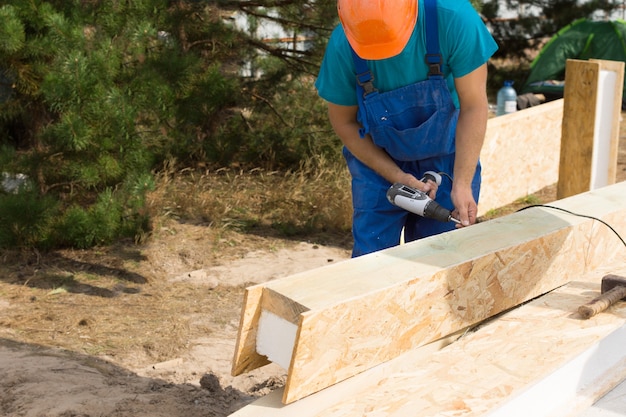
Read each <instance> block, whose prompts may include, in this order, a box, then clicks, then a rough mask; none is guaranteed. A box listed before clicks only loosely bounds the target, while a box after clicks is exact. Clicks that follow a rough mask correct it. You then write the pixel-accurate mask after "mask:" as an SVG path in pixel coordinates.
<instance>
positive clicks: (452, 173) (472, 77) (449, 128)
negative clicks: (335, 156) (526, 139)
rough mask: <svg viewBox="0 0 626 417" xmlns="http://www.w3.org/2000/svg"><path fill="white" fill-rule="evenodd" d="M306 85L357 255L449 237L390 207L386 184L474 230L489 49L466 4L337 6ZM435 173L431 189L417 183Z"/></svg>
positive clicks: (455, 0)
mask: <svg viewBox="0 0 626 417" xmlns="http://www.w3.org/2000/svg"><path fill="white" fill-rule="evenodd" d="M337 9H338V13H339V19H340V21H341V24H340V25H338V27H337V28H336V29H335V30H334V31H333V33H332V35H331V37H330V39H329V42H328V46H327V49H326V52H325V55H324V60H323V62H322V66H321V69H320V72H319V76H318V78H317V81H316V84H315V85H316V88H317V90H318V93H319V95H320V97H322V98H323V99H324V100H326V102H327V103H328V115H329V119H330V123H331V125H332V127H333V129H334V131H335V133H336V134H337V135H338V136H339V138H340V139H341V141H342V142H343V145H344V149H343V154H344V157H345V159H346V162H347V165H348V168H349V170H350V174H351V176H352V203H353V210H354V211H353V225H352V232H353V236H354V247H353V251H352V256H353V257H356V256H360V255H364V254H367V253H371V252H374V251H377V250H380V249H385V248H388V247H391V246H395V245H398V244H399V243H400V238H401V234H402V230H403V229H404V239H405V241H407V242H409V241H413V240H415V239H419V238H422V237H426V236H430V235H434V234H438V233H442V232H445V231H449V230H452V229H454V227H455V225H454V223H451V222H450V223H443V222H439V221H437V220H432V219H427V218H421V217H418V216H417V215H414V214H411V213H408V212H407V211H405V210H403V209H401V208H398V207H395V206H393V205H392V204H391V203H389V202H388V201H387V199H386V192H387V190H388V189H389V187H390V185H391V184H393V183H402V184H405V185H408V186H410V187H413V188H417V189H419V190H422V191H424V192H427V193H428V195H429V196H430V197H431V198H433V199H436V201H437V202H438V203H439V204H441V205H442V206H444V207H446V208H448V209H450V210H454V211H453V215H454V216H455V218H457V219H459V220H460V222H461V223H460V226H457V227H463V226H469V225H470V224H473V223H475V222H476V216H477V201H478V196H479V190H480V163H479V154H480V150H481V147H482V143H483V140H484V135H485V129H486V124H487V117H488V102H487V93H486V80H487V64H486V62H487V60H488V59H489V58H490V57H491V56H492V54H493V53H494V52H495V51H496V50H497V45H496V43H495V41H494V40H493V38H492V36H491V34H490V33H489V31H488V30H487V28H486V27H485V25H484V23H483V22H482V20H481V19H480V16H479V15H478V13H477V12H476V11H475V10H474V8H473V7H472V5H471V4H470V3H469V1H468V0H338V2H337ZM426 171H434V172H437V173H442V174H444V175H443V181H442V184H441V185H440V186H439V187H438V186H437V184H435V183H434V182H432V181H427V182H426V183H424V182H421V181H420V178H422V175H423V174H424V173H425V172H426Z"/></svg>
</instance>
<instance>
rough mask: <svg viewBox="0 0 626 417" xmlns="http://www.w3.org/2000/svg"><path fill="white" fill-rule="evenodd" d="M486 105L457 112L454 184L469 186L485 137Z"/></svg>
mask: <svg viewBox="0 0 626 417" xmlns="http://www.w3.org/2000/svg"><path fill="white" fill-rule="evenodd" d="M487 117H488V115H487V107H486V106H485V108H484V109H483V108H482V107H478V108H476V109H468V110H465V111H462V112H461V113H460V114H459V121H458V123H457V130H456V156H455V162H454V185H455V186H458V187H471V184H472V180H473V178H474V174H475V173H476V165H477V163H478V159H479V158H480V151H481V149H482V146H483V142H484V139H485V130H486V126H487Z"/></svg>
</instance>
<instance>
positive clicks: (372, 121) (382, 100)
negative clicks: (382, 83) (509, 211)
mask: <svg viewBox="0 0 626 417" xmlns="http://www.w3.org/2000/svg"><path fill="white" fill-rule="evenodd" d="M436 7H437V6H436V0H425V16H426V19H425V20H426V47H427V54H426V57H425V61H426V65H428V66H429V74H428V79H426V80H425V81H420V82H417V83H414V84H411V85H407V86H405V87H401V88H398V89H396V90H392V91H388V92H385V93H379V92H378V91H377V90H376V88H375V86H374V83H373V81H374V79H373V76H372V73H371V72H370V70H369V68H368V66H367V62H366V61H365V60H363V59H361V58H360V57H359V56H358V55H357V54H356V53H355V52H354V51H353V52H352V55H353V58H354V65H355V68H356V73H357V77H356V78H357V80H356V88H357V96H358V100H359V110H358V115H357V118H358V121H359V123H360V124H361V126H362V128H361V129H360V135H361V137H364V136H365V135H366V134H368V133H369V134H370V136H371V137H372V140H373V141H374V143H375V144H376V145H377V146H379V147H380V148H382V149H384V150H385V151H386V152H387V153H388V154H389V155H390V156H391V158H392V159H393V160H394V161H395V162H396V163H397V164H398V166H399V167H400V168H401V169H402V170H403V171H405V172H408V173H411V174H413V175H414V176H416V177H417V178H421V177H422V175H423V174H424V172H426V171H435V172H444V173H446V174H449V175H451V176H453V168H454V152H455V132H456V125H457V120H458V116H459V110H458V109H457V108H456V107H455V105H454V102H453V100H452V96H451V93H450V91H449V90H448V86H447V84H446V81H445V79H444V77H443V73H442V71H441V65H442V62H441V61H442V57H441V54H440V53H439V38H438V36H437V34H438V22H437V9H436ZM343 155H344V157H345V159H346V162H347V165H348V168H349V170H350V174H351V175H352V204H353V209H354V211H353V222H352V223H353V224H352V232H353V236H354V247H353V250H352V256H353V257H356V256H360V255H364V254H367V253H371V252H375V251H378V250H381V249H385V248H389V247H392V246H396V245H398V244H399V243H400V235H401V233H402V229H403V228H404V240H405V241H406V242H410V241H413V240H416V239H419V238H422V237H426V236H431V235H435V234H438V233H442V232H446V231H450V230H453V229H454V227H455V224H454V223H452V222H448V223H443V222H439V221H437V220H433V219H427V218H422V217H420V216H417V215H415V214H412V213H409V212H407V211H405V210H404V209H401V208H399V207H396V206H394V205H392V204H391V203H389V201H388V200H387V197H386V192H387V190H388V189H389V187H390V185H391V184H390V183H389V182H388V181H387V180H385V179H384V178H383V177H381V176H380V175H379V174H377V173H376V172H375V171H374V170H372V169H371V168H369V167H367V166H366V165H365V164H363V163H362V162H360V161H359V160H358V159H356V158H355V157H354V156H353V155H352V153H350V151H349V150H348V149H347V148H345V147H344V150H343ZM451 189H452V183H451V181H450V179H449V178H447V177H446V176H445V175H444V176H442V184H441V185H440V186H439V188H438V190H437V196H436V201H437V202H438V203H439V204H441V205H442V206H444V207H446V208H448V209H452V208H453V204H452V200H451V197H450V192H451ZM472 192H473V195H474V199H475V200H476V201H478V196H479V192H480V164H479V165H478V166H477V169H476V174H475V176H474V179H473V181H472Z"/></svg>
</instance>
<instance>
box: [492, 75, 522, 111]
mask: <svg viewBox="0 0 626 417" xmlns="http://www.w3.org/2000/svg"><path fill="white" fill-rule="evenodd" d="M497 104H498V105H497V109H496V116H502V115H503V114H509V113H513V112H516V111H517V92H516V91H515V89H514V88H513V81H511V80H506V81H505V82H504V87H502V88H501V89H500V90H498V103H497Z"/></svg>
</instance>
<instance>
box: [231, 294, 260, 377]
mask: <svg viewBox="0 0 626 417" xmlns="http://www.w3.org/2000/svg"><path fill="white" fill-rule="evenodd" d="M262 294H263V286H262V285H255V286H252V287H248V288H246V291H245V294H244V299H243V306H242V308H241V317H240V319H239V330H238V335H237V342H236V344H235V356H234V360H233V368H232V371H231V373H232V374H233V375H239V374H242V373H244V372H248V371H252V370H253V369H257V368H260V367H262V366H265V365H267V364H269V363H270V362H269V360H268V359H267V357H265V356H262V355H259V354H258V353H257V351H256V338H257V329H258V325H259V317H260V316H261V295H262Z"/></svg>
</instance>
